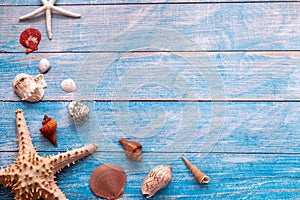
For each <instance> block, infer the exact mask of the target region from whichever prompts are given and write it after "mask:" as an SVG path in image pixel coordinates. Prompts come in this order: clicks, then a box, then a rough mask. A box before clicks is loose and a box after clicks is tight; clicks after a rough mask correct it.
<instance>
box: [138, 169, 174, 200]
mask: <svg viewBox="0 0 300 200" xmlns="http://www.w3.org/2000/svg"><path fill="white" fill-rule="evenodd" d="M171 179H172V167H171V166H163V165H159V166H156V167H154V168H153V169H152V170H151V171H150V172H149V174H148V175H147V176H146V178H145V179H144V181H143V183H142V187H141V189H142V193H143V195H147V198H150V197H152V196H153V195H154V194H155V193H156V192H157V191H159V190H161V189H162V188H164V187H166V185H168V184H169V183H170V181H171Z"/></svg>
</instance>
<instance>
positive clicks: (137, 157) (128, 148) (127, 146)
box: [119, 138, 142, 162]
mask: <svg viewBox="0 0 300 200" xmlns="http://www.w3.org/2000/svg"><path fill="white" fill-rule="evenodd" d="M119 142H120V144H121V145H122V147H123V149H124V150H125V155H126V157H127V159H128V160H130V161H135V162H141V161H142V145H141V144H140V143H138V142H135V141H129V140H126V139H124V138H121V139H120V140H119Z"/></svg>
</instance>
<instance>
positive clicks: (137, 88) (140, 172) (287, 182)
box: [0, 0, 300, 200]
mask: <svg viewBox="0 0 300 200" xmlns="http://www.w3.org/2000/svg"><path fill="white" fill-rule="evenodd" d="M0 5H1V6H0V21H1V24H0V74H1V76H0V110H1V114H0V157H1V159H0V166H1V167H6V166H8V165H9V164H10V163H12V162H13V158H14V157H15V156H16V154H17V152H16V148H17V143H16V141H15V139H16V132H15V113H14V111H15V110H16V109H17V108H21V109H22V110H23V111H24V112H25V115H26V119H27V123H28V125H29V130H30V131H31V133H32V138H33V143H34V145H35V146H36V148H37V150H38V151H39V153H40V154H41V155H50V154H56V153H57V152H64V151H66V150H67V149H72V148H78V147H82V146H83V145H85V144H87V143H92V142H97V143H99V149H98V151H97V152H96V153H95V154H93V155H92V156H90V157H88V158H87V159H86V160H84V161H81V162H79V163H77V164H76V165H73V166H71V167H70V168H66V169H64V170H63V172H62V173H61V174H58V176H57V181H58V185H59V186H60V188H61V189H62V191H63V192H65V194H66V195H67V197H68V199H70V200H81V199H91V200H92V199H98V198H97V197H95V196H94V195H93V194H92V192H91V191H90V189H89V176H90V174H91V172H92V171H93V169H94V168H95V167H97V166H98V165H100V164H102V163H108V162H109V163H116V164H119V165H120V166H122V167H123V168H124V169H125V171H126V172H127V180H128V183H127V185H126V188H125V195H124V198H123V199H145V198H143V197H142V195H141V192H140V185H141V183H142V180H143V178H144V177H145V176H146V174H147V173H148V171H149V170H150V168H152V167H154V166H156V165H159V164H165V165H172V167H173V180H172V182H171V183H170V185H168V187H167V188H165V189H164V190H162V191H160V192H159V193H157V195H155V196H154V198H153V199H293V200H294V199H300V187H299V162H300V161H299V160H300V159H299V153H300V146H299V142H300V135H299V134H298V133H299V121H300V106H299V101H300V92H299V91H300V71H299V67H300V66H299V65H300V53H299V46H300V40H299V36H300V32H299V30H300V12H299V11H300V4H299V2H298V1H285V0H284V1H281V0H258V1H251V0H249V1H248V0H241V1H240V0H199V1H198V0H197V1H192V0H170V1H169V0H132V1H129V0H89V1H83V0H74V1H71V0H58V1H57V5H58V6H59V7H61V8H66V9H67V10H70V11H73V12H77V13H80V14H81V15H82V17H81V18H80V19H72V18H68V17H64V16H61V15H58V14H53V19H52V28H53V34H54V37H53V40H52V41H50V40H48V38H47V36H46V30H45V14H41V15H40V16H38V17H36V18H33V19H31V20H26V21H22V22H20V21H19V20H18V17H20V16H21V15H24V14H27V13H28V12H30V11H33V10H34V9H36V8H38V7H39V6H40V5H41V3H40V1H39V0H25V1H11V0H2V1H1V0H0ZM28 27H35V28H38V29H39V30H40V31H41V33H42V36H43V38H42V41H41V43H40V46H39V50H38V51H37V52H34V53H32V54H29V55H25V53H24V52H25V49H24V48H23V47H22V46H21V45H20V44H19V35H20V33H21V32H22V31H23V30H24V29H26V28H28ZM41 58H47V59H48V60H49V61H50V62H51V65H52V67H51V69H50V71H49V72H48V73H47V74H45V79H46V81H47V83H48V87H47V88H46V89H45V97H44V99H43V101H42V102H39V103H27V102H20V100H19V98H18V97H17V96H16V95H15V94H14V93H13V91H12V86H11V82H12V80H13V78H14V76H15V75H17V74H19V73H28V74H31V75H37V74H38V69H37V64H38V62H39V60H40V59H41ZM66 78H72V79H74V80H75V81H76V83H77V86H78V90H77V91H76V92H74V93H65V92H63V91H62V89H61V88H60V83H61V81H62V80H64V79H66ZM72 100H84V103H85V104H86V105H88V106H89V108H90V111H91V116H90V118H89V120H88V121H87V122H86V123H84V124H81V125H79V124H74V122H73V121H72V120H71V118H70V116H69V114H68V110H67V109H68V104H69V102H71V101H72ZM45 114H47V115H48V116H50V117H52V118H53V119H55V120H57V122H58V129H57V140H58V146H57V147H54V146H53V145H52V144H51V143H50V142H49V141H48V140H47V139H45V138H44V137H43V136H42V135H41V134H40V132H39V129H40V128H41V126H42V124H41V123H42V119H43V116H44V115H45ZM121 137H125V138H127V139H133V140H136V141H138V142H140V143H141V144H142V145H143V152H144V153H143V162H142V163H130V162H128V161H127V160H126V157H125V154H124V152H123V149H122V147H121V146H120V145H119V143H118V140H119V139H120V138H121ZM183 155H184V156H186V157H187V158H188V159H189V160H190V161H191V162H193V164H195V165H196V166H197V167H199V168H200V169H201V170H202V171H204V172H205V173H206V174H207V175H208V176H209V177H210V178H212V180H211V182H210V183H209V184H208V185H202V186H200V185H198V183H197V182H196V181H195V180H194V178H193V176H192V174H191V173H190V171H189V170H188V169H187V167H186V166H185V164H184V163H183V162H182V160H181V156H183ZM0 199H7V200H9V199H13V195H12V194H11V190H10V188H4V187H2V186H0Z"/></svg>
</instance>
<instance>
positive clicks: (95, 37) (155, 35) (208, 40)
mask: <svg viewBox="0 0 300 200" xmlns="http://www.w3.org/2000/svg"><path fill="white" fill-rule="evenodd" d="M61 7H62V8H65V6H61ZM36 8H38V6H32V7H30V9H29V7H27V6H1V7H0V21H1V22H2V23H1V26H0V32H1V36H0V50H1V51H3V52H24V48H23V47H22V46H21V45H20V44H19V35H20V33H21V32H22V31H23V30H24V29H25V28H28V27H29V26H31V27H35V28H38V29H39V30H40V31H41V33H42V35H43V39H42V42H41V44H40V51H44V52H45V51H47V52H48V51H52V52H61V51H133V50H139V51H144V50H149V49H151V50H167V51H199V50H200V51H203V50H298V49H299V46H300V41H299V39H298V38H299V37H300V33H299V31H298V30H299V29H300V23H298V22H299V21H300V20H299V19H300V12H299V10H300V5H299V4H298V3H296V2H294V3H273V4H272V3H266V4H261V3H249V4H235V3H232V4H231V3H229V4H227V3H226V4H144V5H143V4H141V5H95V6H90V5H81V6H68V7H67V8H68V10H70V11H73V12H77V13H80V14H81V15H82V18H80V19H71V18H68V17H64V16H61V15H53V21H52V27H53V34H54V36H53V40H52V41H49V40H48V39H47V36H46V31H45V16H44V14H42V15H41V16H39V17H37V18H34V19H32V20H26V21H22V22H20V21H19V20H18V17H19V16H21V15H24V14H26V13H28V12H30V11H31V10H34V9H36Z"/></svg>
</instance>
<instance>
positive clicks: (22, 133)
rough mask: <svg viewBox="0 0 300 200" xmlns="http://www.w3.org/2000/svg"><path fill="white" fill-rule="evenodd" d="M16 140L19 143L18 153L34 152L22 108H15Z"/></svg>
mask: <svg viewBox="0 0 300 200" xmlns="http://www.w3.org/2000/svg"><path fill="white" fill-rule="evenodd" d="M16 126H17V142H18V143H19V155H23V154H28V153H34V152H36V150H35V148H34V146H33V144H32V140H31V137H30V132H29V130H28V127H27V124H26V121H25V116H24V113H23V112H22V110H20V109H18V110H16Z"/></svg>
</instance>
